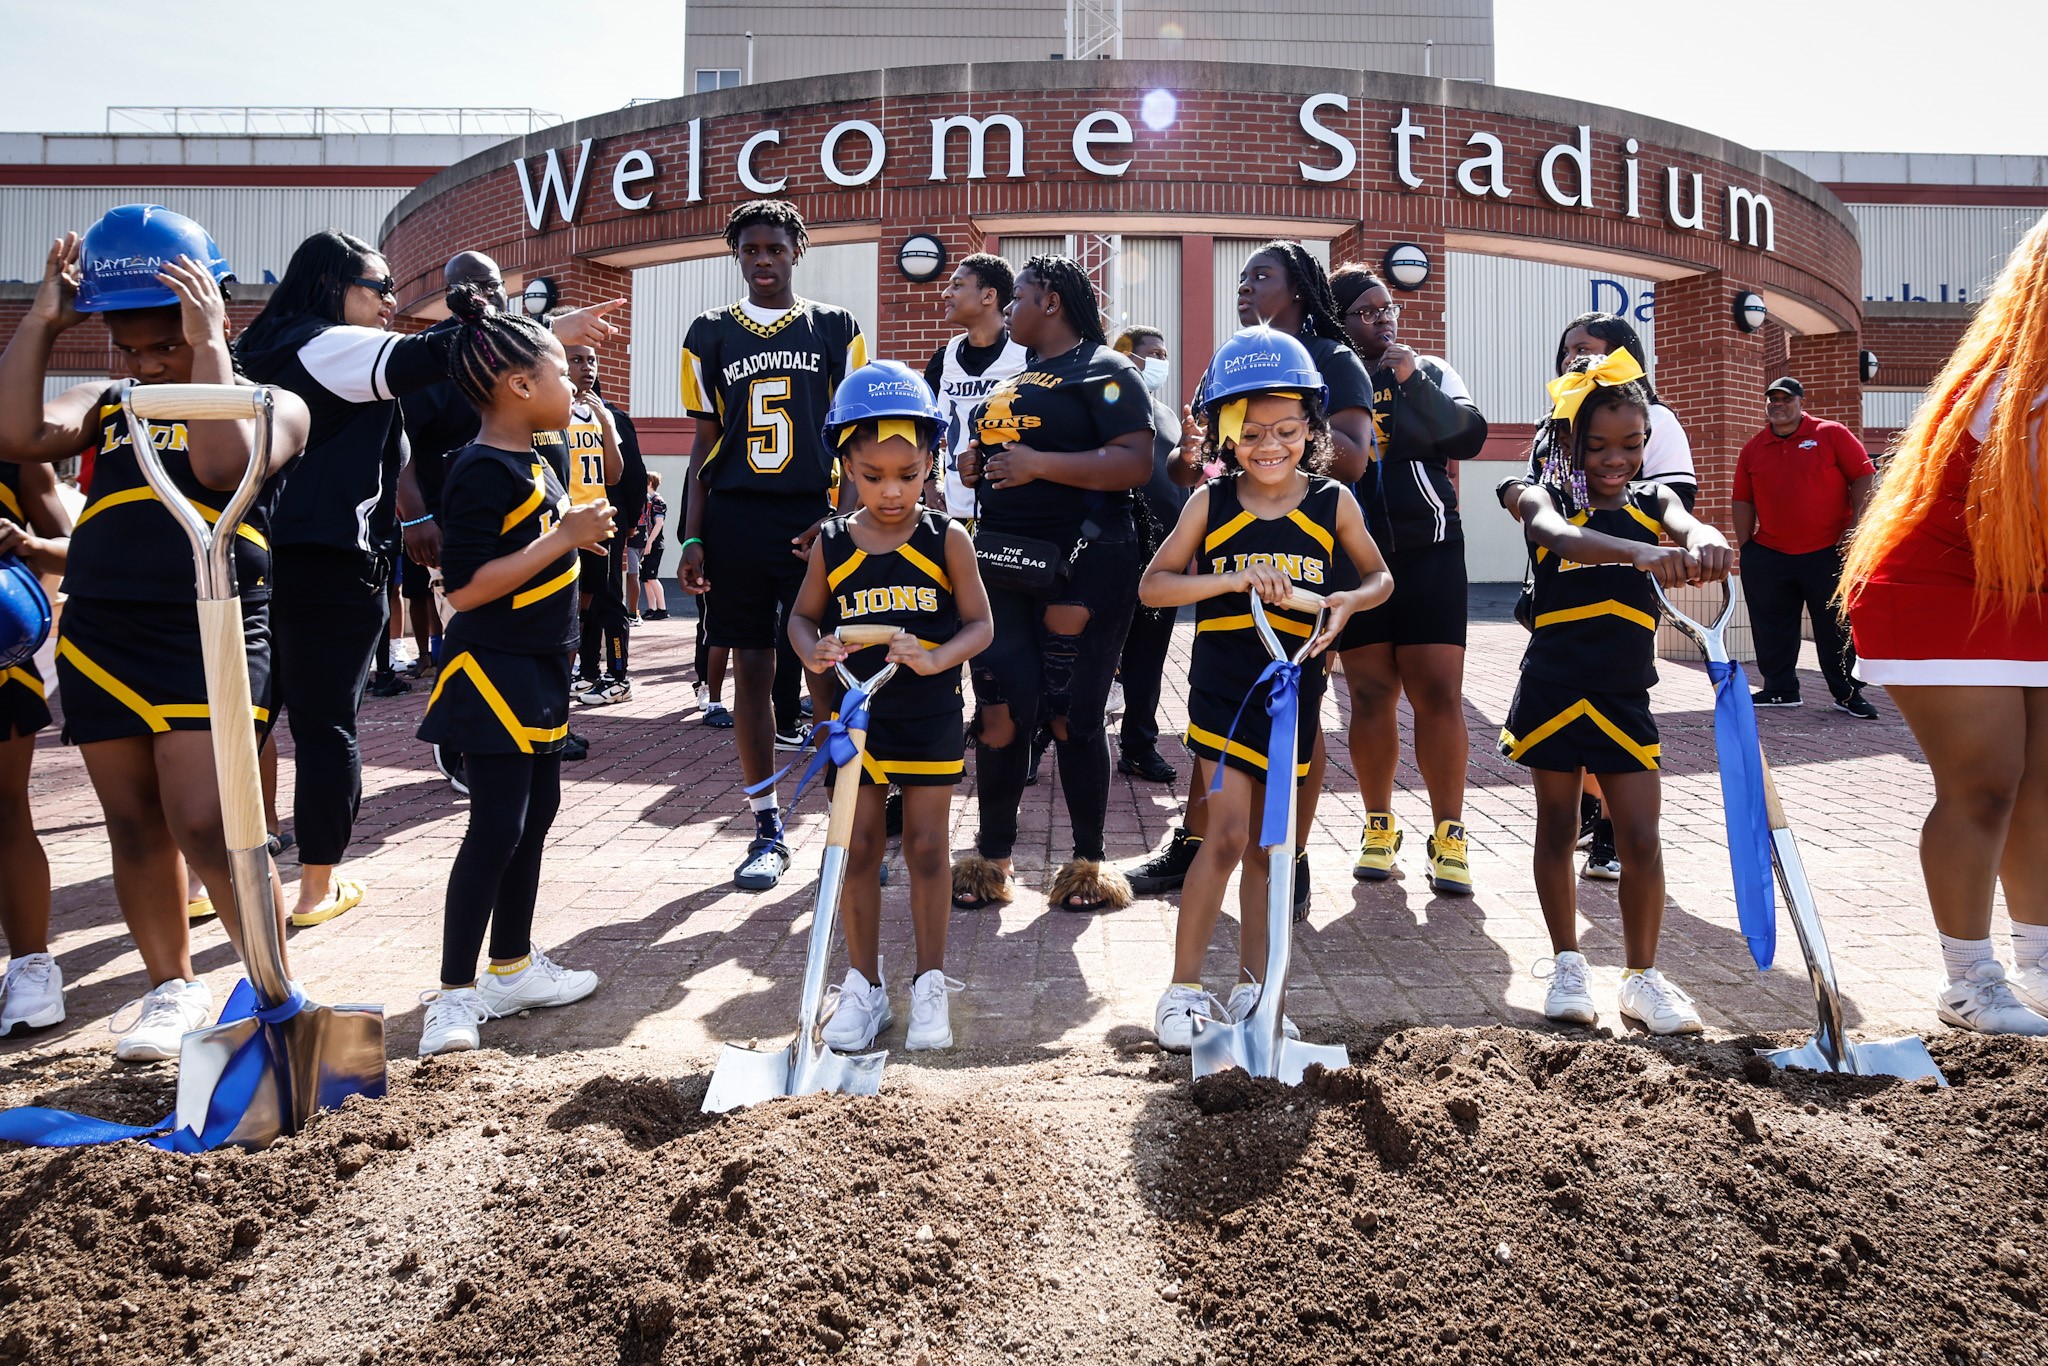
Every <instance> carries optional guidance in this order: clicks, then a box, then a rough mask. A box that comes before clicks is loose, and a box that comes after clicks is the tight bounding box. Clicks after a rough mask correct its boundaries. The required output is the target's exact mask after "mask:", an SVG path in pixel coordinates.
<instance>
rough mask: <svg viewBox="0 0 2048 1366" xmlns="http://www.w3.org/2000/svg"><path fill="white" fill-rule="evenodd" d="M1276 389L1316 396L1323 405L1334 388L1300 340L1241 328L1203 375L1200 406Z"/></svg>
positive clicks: (1261, 329)
mask: <svg viewBox="0 0 2048 1366" xmlns="http://www.w3.org/2000/svg"><path fill="white" fill-rule="evenodd" d="M1275 389H1292V390H1294V391H1295V392H1297V393H1301V394H1304V395H1306V394H1314V395H1315V396H1316V399H1317V401H1318V402H1321V403H1328V402H1329V398H1330V386H1329V385H1327V384H1325V383H1323V375H1322V371H1320V370H1318V369H1316V363H1315V361H1314V360H1313V359H1312V358H1311V357H1310V356H1309V354H1308V348H1307V347H1306V346H1303V345H1302V344H1301V342H1300V340H1299V339H1298V338H1295V337H1290V336H1288V335H1287V334H1286V333H1285V332H1276V331H1274V330H1273V329H1272V328H1270V327H1246V328H1241V329H1239V331H1238V332H1237V333H1235V334H1234V335H1233V336H1231V337H1230V338H1229V339H1228V340H1226V341H1225V342H1224V343H1223V345H1221V346H1219V347H1217V348H1216V355H1215V358H1214V359H1212V360H1211V361H1210V362H1209V368H1208V370H1207V371H1205V372H1204V373H1203V375H1202V387H1201V402H1200V404H1199V406H1200V407H1203V408H1207V407H1208V406H1209V405H1210V404H1212V403H1221V402H1223V401H1224V400H1225V399H1232V398H1242V397H1244V396H1245V395H1247V394H1264V393H1271V392H1272V391H1273V390H1275Z"/></svg>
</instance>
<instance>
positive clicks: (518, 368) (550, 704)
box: [419, 285, 612, 1058]
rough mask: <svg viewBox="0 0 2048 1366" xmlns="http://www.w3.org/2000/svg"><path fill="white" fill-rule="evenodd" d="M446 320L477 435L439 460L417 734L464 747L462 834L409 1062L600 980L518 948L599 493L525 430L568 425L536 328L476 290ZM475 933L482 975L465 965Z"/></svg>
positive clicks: (553, 770) (562, 381)
mask: <svg viewBox="0 0 2048 1366" xmlns="http://www.w3.org/2000/svg"><path fill="white" fill-rule="evenodd" d="M448 307H449V309H450V310H451V311H452V312H453V313H454V315H455V317H456V318H457V319H458V320H459V321H460V323H461V326H460V327H459V328H458V329H457V331H456V335H455V338H454V341H453V342H452V344H451V345H450V347H449V353H448V370H449V376H450V378H451V379H453V380H454V381H455V385H456V387H457V388H458V389H460V390H461V391H462V394H463V396H464V397H465V398H467V399H468V400H469V401H470V402H471V403H473V404H475V405H476V409H477V413H478V415H479V417H480V418H481V419H482V425H481V427H480V428H479V430H478V432H477V437H476V441H475V442H474V443H472V444H471V445H468V446H465V447H464V448H463V449H462V450H460V451H458V452H456V453H455V455H453V456H451V457H450V458H449V462H448V473H447V477H446V481H445V483H444V485H443V487H442V491H441V513H440V520H441V531H442V542H441V577H442V582H443V583H445V584H446V585H447V597H448V605H449V606H450V607H452V608H453V609H454V610H455V617H454V619H453V620H451V621H450V622H449V623H448V625H447V627H446V629H445V631H444V632H443V640H444V642H445V654H446V659H445V661H444V663H443V664H442V666H441V674H440V677H439V678H438V679H437V680H436V681H435V683H434V692H433V695H432V697H430V698H429V699H428V701H427V714H426V718H425V719H424V720H422V721H421V722H420V729H419V738H420V739H422V740H425V741H427V742H428V743H429V744H434V745H444V746H448V747H449V748H452V749H457V750H460V751H461V752H462V755H463V761H464V763H465V764H466V766H467V776H468V781H469V793H470V797H469V829H468V831H467V832H466V833H465V834H464V835H463V837H462V848H461V849H460V850H458V851H457V853H456V855H455V866H454V867H453V868H452V869H450V870H449V874H448V897H447V902H446V905H445V909H444V911H443V917H442V929H441V989H440V990H439V991H430V992H427V993H425V994H424V995H423V996H422V997H421V998H420V999H421V1003H422V1004H424V1005H425V1006H426V1008H427V1009H426V1021H425V1024H424V1026H423V1028H422V1030H421V1033H420V1050H419V1051H420V1056H421V1057H423V1058H424V1057H429V1056H431V1055H433V1054H436V1053H450V1052H457V1051H461V1050H464V1049H471V1048H475V1047H477V1045H478V1031H477V1026H478V1025H479V1024H481V1023H482V1022H483V1021H485V1020H488V1019H490V1018H492V1017H493V1016H498V1015H505V1014H509V1013H511V1012H513V1011H520V1010H530V1009H532V1008H533V1007H535V1006H562V1005H568V1004H570V1003H571V1002H574V1001H580V1000H582V999H583V998H584V997H586V996H588V995H589V994H590V993H591V992H593V991H595V990H597V974H596V973H594V972H579V971H573V970H571V969H568V968H564V967H562V966H561V965H560V964H558V963H556V962H554V961H553V960H552V959H550V958H549V957H548V956H547V955H546V954H545V953H543V952H541V951H540V950H539V949H537V948H535V947H534V946H533V941H532V939H531V931H532V928H533V903H534V898H535V895H536V894H537V892H538V891H539V887H540V861H541V851H542V848H543V846H544V845H545V843H546V841H547V833H548V826H549V825H550V823H552V822H553V820H554V818H555V811H556V808H557V807H559V806H560V805H561V798H562V745H563V742H564V740H566V739H567V737H568V734H569V666H570V660H571V658H572V656H573V655H574V653H575V650H576V645H577V638H578V634H579V632H578V629H577V620H576V568H577V559H576V552H577V551H579V550H583V551H595V550H596V549H597V548H598V547H599V546H601V545H603V544H604V541H605V538H606V537H608V536H610V535H611V531H612V509H611V504H610V503H608V502H606V501H605V500H604V498H603V497H601V496H600V497H598V498H596V499H594V500H592V501H590V502H587V503H583V504H581V505H574V506H572V505H571V503H570V501H569V496H568V493H567V491H566V490H565V489H564V488H563V484H562V479H561V477H560V476H559V475H558V474H556V472H555V470H554V467H553V466H552V465H551V464H549V463H548V462H547V461H546V460H544V459H541V458H540V457H539V456H537V455H536V454H535V452H534V447H533V437H534V433H536V432H548V431H556V430H560V429H562V428H565V427H567V426H568V425H569V407H570V403H571V401H572V400H573V399H574V397H575V387H574V386H573V385H572V384H570V382H569V362H568V358H567V356H566V355H565V354H564V352H563V350H562V346H561V343H560V342H558V341H556V340H555V339H554V338H553V337H552V336H550V335H549V334H548V333H547V332H546V331H544V330H543V329H542V328H541V326H540V325H539V324H538V323H535V322H533V321H532V320H531V319H528V318H524V317H520V316H517V315H515V314H510V313H500V312H499V311H498V310H497V309H496V308H495V307H494V306H493V305H492V304H491V302H490V301H489V300H488V299H487V298H486V296H485V295H484V293H483V291H482V290H480V289H479V288H477V287H476V286H474V285H462V286H458V287H457V288H455V289H453V290H451V291H450V292H449V294H448ZM486 929H488V930H489V932H490V940H491V944H490V949H491V966H490V969H489V970H488V971H487V972H485V973H484V975H483V976H482V978H478V976H477V972H476V959H477V954H478V952H479V951H480V950H481V949H482V948H483V945H484V933H485V931H486Z"/></svg>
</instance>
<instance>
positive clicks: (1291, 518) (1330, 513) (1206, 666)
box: [1187, 474, 1355, 782]
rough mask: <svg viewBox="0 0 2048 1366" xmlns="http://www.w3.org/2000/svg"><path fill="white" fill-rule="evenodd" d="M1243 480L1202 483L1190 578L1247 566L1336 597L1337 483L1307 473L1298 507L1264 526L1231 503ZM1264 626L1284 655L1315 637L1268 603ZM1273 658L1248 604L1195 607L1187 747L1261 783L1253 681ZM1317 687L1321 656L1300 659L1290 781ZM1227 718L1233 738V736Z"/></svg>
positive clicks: (1261, 741)
mask: <svg viewBox="0 0 2048 1366" xmlns="http://www.w3.org/2000/svg"><path fill="white" fill-rule="evenodd" d="M1244 477H1246V476H1243V475H1238V474H1226V475H1223V476H1221V477H1220V478H1216V479H1211V480H1210V481H1209V482H1208V485H1207V488H1208V490H1209V525H1208V531H1207V533H1206V534H1205V535H1204V536H1203V537H1202V550H1201V553H1200V554H1199V555H1197V556H1196V557H1195V558H1196V563H1197V572H1198V573H1202V574H1234V573H1236V572H1237V571H1238V570H1240V569H1246V568H1249V567H1251V566H1252V565H1261V564H1264V565H1272V566H1274V567H1275V568H1278V569H1280V570H1282V571H1283V572H1284V573H1286V575H1287V577H1288V578H1290V579H1292V580H1294V582H1295V583H1296V584H1297V585H1298V586H1300V587H1302V588H1305V589H1307V590H1308V591H1309V592H1311V593H1316V594H1324V593H1330V592H1333V591H1335V587H1336V582H1337V580H1338V578H1339V577H1340V575H1341V568H1340V567H1341V566H1344V565H1348V564H1349V561H1348V560H1347V559H1345V558H1344V556H1343V553H1342V552H1341V551H1339V550H1338V549H1337V507H1338V504H1339V502H1340V501H1341V500H1342V498H1343V496H1344V486H1343V485H1341V484H1339V483H1337V481H1335V480H1334V479H1326V478H1324V477H1323V476H1322V475H1320V474H1311V475H1310V476H1309V477H1308V492H1307V493H1306V494H1304V495H1303V496H1302V500H1301V503H1300V505H1299V506H1298V507H1296V508H1295V509H1294V510H1293V511H1292V512H1289V513H1288V514H1287V515H1286V516H1285V517H1275V518H1271V519H1266V518H1260V517H1256V516H1253V515H1252V514H1251V513H1250V512H1247V511H1246V510H1245V508H1244V505H1243V504H1242V503H1240V502H1239V501H1238V497H1237V491H1238V480H1239V479H1241V478H1244ZM1354 578H1355V576H1354ZM1266 619H1267V621H1269V622H1270V623H1272V626H1273V633H1274V635H1276V636H1277V637H1279V639H1280V643H1281V645H1282V646H1283V647H1285V648H1286V649H1287V650H1288V651H1289V652H1290V653H1291V652H1292V651H1294V650H1296V649H1298V648H1300V646H1301V642H1302V641H1304V640H1306V639H1308V637H1309V635H1310V634H1311V632H1312V631H1313V630H1314V618H1313V617H1311V616H1309V615H1307V614H1305V613H1302V612H1295V611H1290V610H1289V609H1287V608H1284V607H1274V606H1272V605H1270V604H1269V605H1268V606H1267V607H1266ZM1272 658H1273V657H1272V655H1271V654H1270V653H1268V652H1267V650H1266V645H1265V642H1264V641H1263V640H1261V639H1260V638H1259V632H1258V627H1257V625H1256V624H1255V623H1254V621H1253V618H1252V608H1251V603H1250V602H1249V601H1247V600H1246V597H1245V596H1244V595H1241V594H1236V593H1229V594H1224V595H1222V596H1220V597H1214V598H1204V599H1203V600H1202V601H1201V602H1199V603H1197V604H1195V647H1194V652H1193V654H1192V656H1191V658H1190V660H1189V667H1188V688H1189V691H1188V731H1187V744H1188V748H1189V749H1190V750H1192V751H1193V752H1194V753H1196V754H1199V755H1201V756H1202V757H1203V758H1205V759H1209V760H1212V761H1213V760H1218V759H1220V760H1221V761H1222V762H1223V763H1224V764H1226V765H1227V766H1229V767H1231V768H1234V769H1237V770H1239V771H1240V772H1243V773H1249V774H1251V775H1252V776H1253V777H1255V778H1258V779H1259V780H1260V781H1262V782H1263V781H1264V780H1265V777H1266V749H1267V744H1268V742H1269V741H1270V739H1271V737H1272V729H1271V726H1272V720H1271V718H1270V717H1268V716H1267V715H1266V699H1267V697H1268V696H1269V694H1270V692H1271V687H1270V685H1266V684H1259V682H1258V678H1259V674H1260V673H1262V672H1263V671H1264V670H1265V667H1266V665H1268V664H1269V663H1271V662H1272ZM1324 682H1325V669H1324V657H1323V656H1321V655H1318V656H1317V657H1315V658H1314V659H1309V660H1304V661H1303V662H1302V666H1301V693H1300V699H1299V704H1298V707H1297V711H1296V715H1297V717H1298V718H1299V729H1298V731H1297V734H1296V740H1295V745H1296V748H1295V781H1296V782H1299V781H1301V779H1303V778H1305V777H1307V776H1308V765H1309V751H1310V749H1311V747H1312V746H1313V745H1314V743H1315V737H1316V726H1317V721H1318V712H1319V711H1320V709H1321V706H1322V700H1323V684H1324ZM1254 685H1257V691H1256V692H1253V688H1254ZM1248 693H1249V694H1251V697H1250V699H1249V700H1247V698H1246V694H1248ZM1240 706H1242V708H1243V710H1242V712H1240V711H1239V708H1240ZM1233 718H1234V719H1235V720H1236V723H1237V729H1236V732H1235V733H1232V731H1231V722H1232V720H1233Z"/></svg>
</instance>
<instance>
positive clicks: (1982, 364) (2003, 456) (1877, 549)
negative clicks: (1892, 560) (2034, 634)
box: [1841, 215, 2048, 617]
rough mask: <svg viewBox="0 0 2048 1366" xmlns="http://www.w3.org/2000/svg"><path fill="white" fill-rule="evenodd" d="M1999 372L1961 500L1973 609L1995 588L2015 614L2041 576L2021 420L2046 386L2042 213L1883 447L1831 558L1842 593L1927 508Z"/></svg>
mask: <svg viewBox="0 0 2048 1366" xmlns="http://www.w3.org/2000/svg"><path fill="white" fill-rule="evenodd" d="M2001 376H2003V377H2004V384H2003V385H2002V387H2001V388H2000V390H1999V394H1998V399H1997V401H1996V403H1995V404H1994V405H1993V407H1992V410H1991V430H1990V433H1989V435H1987V436H1986V437H1985V439H1984V444H1983V447H1982V449H1981V451H1980V452H1979V453H1978V456H1977V462H1976V466H1975V468H1973V469H1972V470H1971V471H1970V486H1969V494H1968V497H1967V500H1966V502H1965V504H1964V524H1965V525H1966V526H1967V527H1968V528H1969V533H1970V550H1971V553H1972V554H1973V555H1975V557H1976V562H1977V610H1978V612H1979V613H1980V614H1982V613H1984V612H1986V611H1988V610H1989V609H1990V607H1991V600H1992V598H1993V596H1994V595H1995V596H2000V597H2003V598H2004V607H2005V610H2006V611H2007V612H2008V613H2009V614H2010V615H2011V616H2014V617H2017V616H2018V615H2019V613H2020V611H2021V609H2022V608H2023V607H2024V606H2025V603H2026V599H2025V597H2024V596H2023V595H2025V594H2028V593H2035V592H2039V591H2040V590H2041V588H2042V586H2043V582H2044V580H2048V482H2044V481H2043V480H2042V479H2041V478H2040V477H2039V475H2038V473H2037V471H2036V470H2035V469H2034V463H2033V456H2032V452H2031V447H2032V442H2031V441H2030V439H2029V436H2030V432H2029V428H2030V427H2031V425H2032V419H2033V416H2034V410H2033V402H2034V398H2035V396H2036V395H2037V394H2039V393H2040V392H2041V391H2042V390H2043V389H2048V215H2043V217H2042V218H2041V220H2040V221H2039V222H2037V223H2036V224H2034V226H2033V228H2032V229H2031V230H2029V231H2028V233H2027V235H2026V236H2025V237H2024V238H2022V239H2021V240H2020V244H2019V245H2018V246H2017V247H2015V248H2013V252H2012V255H2011V256H2010V257H2009V258H2008V259H2007V260H2006V263H2005V269H2004V270H2002V271H2000V272H1999V276H1998V282H1997V283H1996V284H1995V285H1993V286H1992V288H1991V292H1990V293H1989V294H1987V295H1986V296H1985V297H1984V301H1983V304H1982V306H1981V307H1980V308H1979V309H1978V310H1977V316H1976V317H1975V318H1974V319H1973V320H1971V323H1970V326H1969V329H1968V330H1967V331H1966V332H1964V333H1963V340H1962V342H1961V343H1960V344H1959V345H1958V346H1957V347H1956V349H1955V354H1953V355H1952V356H1950V357H1949V360H1948V365H1947V366H1946V367H1944V368H1943V370H1942V372H1941V377H1940V378H1939V379H1937V380H1936V381H1935V382H1934V384H1933V385H1932V386H1931V387H1930V388H1929V389H1928V391H1927V400H1926V402H1924V403H1922V404H1921V405H1920V411H1919V412H1917V413H1916V414H1914V416H1913V421H1912V424H1911V425H1910V426H1908V427H1907V428H1906V430H1905V432H1904V433H1902V434H1901V435H1900V437H1899V439H1898V442H1897V443H1896V444H1895V445H1894V446H1893V448H1892V457H1891V461H1890V466H1889V468H1888V469H1887V471H1886V473H1885V476H1884V480H1883V482H1882V483H1881V485H1880V486H1879V488H1878V491H1877V492H1876V494H1875V495H1873V496H1872V498H1871V500H1870V506H1869V508H1868V510H1867V511H1866V512H1865V513H1864V515H1863V520H1862V522H1861V523H1860V524H1859V525H1858V526H1857V528H1856V535H1855V538H1854V539H1853V540H1852V541H1851V543H1850V547H1849V554H1848V557H1847V559H1846V560H1845V561H1844V562H1843V565H1842V589H1841V595H1842V597H1843V599H1844V600H1845V601H1848V602H1851V603H1853V602H1854V601H1855V597H1856V593H1857V591H1858V590H1859V589H1860V588H1861V586H1862V585H1863V584H1864V583H1865V582H1867V581H1868V580H1869V578H1870V576H1871V574H1872V572H1873V571H1875V570H1876V569H1877V567H1878V566H1879V565H1880V564H1881V563H1883V561H1884V558H1885V556H1886V555H1888V554H1889V553H1890V552H1891V551H1892V550H1893V549H1894V548H1895V547H1897V546H1898V544H1899V543H1900V542H1901V541H1903V540H1904V539H1905V538H1906V537H1907V536H1908V535H1910V534H1911V533H1912V532H1913V530H1914V529H1915V528H1917V527H1918V526H1919V525H1920V523H1921V522H1922V521H1924V520H1925V519H1926V517H1927V513H1928V510H1929V509H1930V508H1931V507H1932V506H1933V505H1934V503H1935V500H1936V498H1937V496H1938V495H1939V492H1940V489H1941V484H1942V479H1943V476H1944V475H1946V474H1947V472H1948V468H1949V465H1950V463H1951V462H1952V461H1954V460H1955V459H1956V458H1957V456H1958V454H1959V453H1960V452H1961V450H1962V447H1963V438H1964V435H1965V434H1966V433H1967V432H1968V431H1969V428H1970V421H1971V419H1972V418H1973V417H1974V416H1975V415H1976V413H1977V410H1978V408H1979V407H1980V406H1981V405H1982V404H1983V402H1984V396H1985V395H1986V394H1987V393H1989V392H1990V390H1991V386H1992V384H1993V383H1994V382H1996V381H1997V380H1998V379H1999V378H2000V377H2001Z"/></svg>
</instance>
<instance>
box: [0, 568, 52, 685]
mask: <svg viewBox="0 0 2048 1366" xmlns="http://www.w3.org/2000/svg"><path fill="white" fill-rule="evenodd" d="M49 638H50V596H49V594H47V593H45V592H43V584H42V580H40V579H38V578H37V577H36V571H35V570H33V569H30V568H29V567H28V566H27V565H26V564H24V563H23V562H22V559H21V557H20V556H19V555H12V554H8V555H0V669H11V668H13V667H14V666H15V665H17V664H19V663H21V662H22V661H23V660H25V659H28V658H29V657H30V656H32V655H34V654H35V652H36V651H37V650H40V649H42V648H43V642H44V641H46V640H48V639H49Z"/></svg>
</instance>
